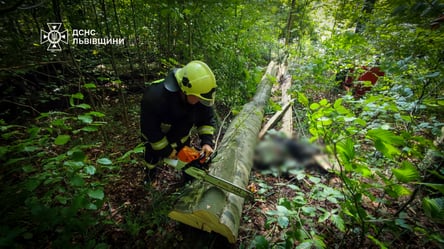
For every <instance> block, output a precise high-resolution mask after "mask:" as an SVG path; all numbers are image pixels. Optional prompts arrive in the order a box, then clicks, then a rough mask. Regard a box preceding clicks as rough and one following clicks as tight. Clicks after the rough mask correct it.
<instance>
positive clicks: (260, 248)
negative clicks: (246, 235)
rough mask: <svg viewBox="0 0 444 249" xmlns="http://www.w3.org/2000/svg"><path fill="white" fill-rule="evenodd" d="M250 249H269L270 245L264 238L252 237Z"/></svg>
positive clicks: (260, 236)
mask: <svg viewBox="0 0 444 249" xmlns="http://www.w3.org/2000/svg"><path fill="white" fill-rule="evenodd" d="M251 248H256V249H268V248H270V244H269V243H268V241H267V239H266V238H265V237H264V236H262V235H259V236H256V237H254V240H253V242H252V245H251Z"/></svg>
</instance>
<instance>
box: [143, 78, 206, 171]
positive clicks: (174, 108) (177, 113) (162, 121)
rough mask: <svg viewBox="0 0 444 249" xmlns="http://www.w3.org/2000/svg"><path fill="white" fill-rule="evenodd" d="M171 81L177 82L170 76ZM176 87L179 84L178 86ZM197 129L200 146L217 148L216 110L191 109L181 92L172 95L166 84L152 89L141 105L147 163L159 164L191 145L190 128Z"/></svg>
mask: <svg viewBox="0 0 444 249" xmlns="http://www.w3.org/2000/svg"><path fill="white" fill-rule="evenodd" d="M167 79H168V80H174V81H175V78H174V74H173V73H172V72H170V74H169V75H168V76H167ZM176 83H177V82H176ZM193 126H195V127H196V128H197V131H198V134H199V138H200V140H201V145H204V144H208V145H210V146H211V147H213V146H214V142H213V134H214V127H215V120H214V110H213V108H212V107H207V106H205V105H203V104H201V103H197V104H195V105H191V104H189V103H188V102H186V96H185V95H184V94H183V93H182V92H181V91H180V90H178V91H176V92H173V91H169V90H167V89H166V87H165V80H161V81H160V82H155V83H153V84H151V85H149V86H148V87H147V88H146V89H145V91H144V94H143V98H142V102H141V115H140V128H141V132H142V138H143V140H144V142H145V148H146V151H145V160H147V162H148V163H157V161H158V160H159V159H161V158H164V157H168V156H169V155H170V154H171V152H172V151H173V149H174V148H175V149H176V150H179V149H180V148H181V147H183V146H184V145H185V144H187V143H189V135H190V130H191V128H192V127H193Z"/></svg>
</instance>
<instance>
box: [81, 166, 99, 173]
mask: <svg viewBox="0 0 444 249" xmlns="http://www.w3.org/2000/svg"><path fill="white" fill-rule="evenodd" d="M84 170H85V173H86V174H88V175H94V174H95V173H96V168H95V167H94V166H86V167H85V168H84Z"/></svg>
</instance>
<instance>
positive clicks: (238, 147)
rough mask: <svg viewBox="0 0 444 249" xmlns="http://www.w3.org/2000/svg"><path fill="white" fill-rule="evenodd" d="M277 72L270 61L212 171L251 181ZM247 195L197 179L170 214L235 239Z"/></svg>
mask: <svg viewBox="0 0 444 249" xmlns="http://www.w3.org/2000/svg"><path fill="white" fill-rule="evenodd" d="M276 74H277V64H276V63H275V62H270V64H269V65H268V68H267V71H266V73H265V75H264V76H263V77H262V80H261V82H260V84H259V86H258V90H257V92H256V95H255V96H254V99H253V100H252V101H251V102H249V103H248V104H246V105H244V107H243V109H242V111H241V112H240V113H239V114H238V116H236V118H235V119H234V120H233V121H232V123H231V124H230V126H229V127H228V129H227V132H226V133H225V136H224V138H223V139H222V142H221V144H220V146H219V149H218V151H217V155H216V156H215V158H214V159H213V162H212V163H211V166H210V170H209V173H210V174H212V175H215V176H218V177H221V178H224V179H226V180H228V181H230V182H232V183H234V184H236V185H238V186H240V187H243V188H246V187H247V185H248V181H249V177H250V172H251V167H252V165H253V153H254V147H255V145H256V142H257V135H258V133H259V130H260V128H261V124H262V119H263V116H264V107H265V105H266V103H267V101H268V99H269V97H270V94H271V87H272V84H273V81H275V77H276ZM243 204H244V199H243V198H242V197H239V196H237V195H235V194H232V193H228V192H225V191H223V190H221V189H219V188H217V187H215V186H212V185H209V184H207V183H203V182H201V181H194V182H193V183H192V184H190V185H189V186H187V187H186V188H185V191H184V194H183V195H182V196H181V198H180V199H179V200H178V202H177V203H176V205H175V207H174V209H173V210H172V211H171V212H170V213H169V215H168V216H169V217H170V218H172V219H174V220H177V221H179V222H182V223H184V224H187V225H189V226H192V227H195V228H198V229H201V230H204V231H207V232H211V231H214V232H216V233H219V234H221V235H223V236H224V237H226V238H227V239H228V241H229V242H230V243H235V242H236V240H237V236H238V230H239V226H240V220H241V214H242V207H243Z"/></svg>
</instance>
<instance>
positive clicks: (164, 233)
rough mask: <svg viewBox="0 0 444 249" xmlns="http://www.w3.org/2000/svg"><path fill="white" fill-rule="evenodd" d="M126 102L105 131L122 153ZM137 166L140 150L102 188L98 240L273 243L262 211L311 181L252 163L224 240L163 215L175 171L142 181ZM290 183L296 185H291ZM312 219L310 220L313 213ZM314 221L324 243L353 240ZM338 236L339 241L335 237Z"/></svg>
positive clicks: (131, 131)
mask: <svg viewBox="0 0 444 249" xmlns="http://www.w3.org/2000/svg"><path fill="white" fill-rule="evenodd" d="M131 102H133V104H134V107H133V109H131V108H130V115H129V117H130V122H129V127H125V126H123V125H121V124H116V125H115V126H116V129H113V131H112V133H111V134H110V136H111V141H113V142H112V143H113V144H112V146H110V147H111V148H112V149H113V150H114V151H113V152H111V153H114V154H117V155H119V154H120V155H123V154H124V153H125V152H127V151H128V150H130V149H132V148H134V147H135V146H136V145H137V144H138V143H140V138H139V136H138V134H139V116H138V103H139V99H137V98H135V99H133V100H132V101H131ZM114 115H115V117H112V116H111V117H110V118H111V119H112V120H118V119H119V115H120V114H119V113H115V114H114ZM143 167H144V166H143V158H142V156H141V155H140V154H135V156H134V157H133V160H132V161H131V163H126V164H123V165H121V168H120V170H119V172H117V173H116V177H115V178H114V179H115V180H113V181H111V182H110V184H108V186H107V188H106V196H107V203H106V205H105V206H104V208H103V209H104V211H106V212H108V213H109V214H111V215H110V217H107V220H108V222H107V224H106V225H105V227H104V228H101V229H103V231H101V234H102V236H103V239H104V241H105V242H106V243H107V244H109V245H111V246H112V248H226V249H230V248H233V249H234V248H252V247H249V246H250V245H251V242H252V241H253V240H254V239H255V237H256V236H258V235H262V236H264V237H266V238H267V240H268V242H269V243H270V245H273V243H276V244H277V243H279V242H283V237H282V235H283V234H285V232H286V231H285V229H282V228H281V227H279V226H278V225H277V223H276V222H270V221H269V220H268V217H267V215H266V213H267V212H268V211H271V210H276V206H277V204H278V203H279V200H280V199H282V198H287V199H292V198H293V197H294V196H296V195H297V191H303V192H307V193H308V192H310V191H311V189H312V188H313V187H314V185H313V183H312V182H309V181H306V180H297V178H296V177H290V178H284V177H276V176H272V175H264V174H261V172H259V171H257V170H255V169H253V170H252V172H251V174H250V183H254V186H255V188H256V189H257V193H256V194H255V198H254V201H245V203H244V206H243V210H242V220H241V225H240V229H239V234H238V240H237V242H236V243H235V244H229V243H228V241H227V240H226V239H225V238H224V237H222V236H221V235H218V234H216V233H207V232H204V231H201V230H198V229H194V228H192V227H189V226H187V225H184V224H181V223H179V222H176V221H174V220H172V219H170V218H168V213H169V212H170V211H171V210H172V208H173V206H174V203H175V201H176V200H177V199H178V197H179V196H180V194H181V190H182V189H183V186H184V183H183V180H182V173H181V172H177V171H175V170H174V169H172V168H170V167H168V166H164V167H161V168H159V169H158V173H157V175H156V178H155V179H154V180H153V181H151V182H149V183H146V182H144V176H145V175H144V170H143ZM311 173H312V174H313V175H314V176H316V177H319V179H320V183H321V184H325V185H329V186H333V185H337V184H340V183H339V182H338V180H337V179H335V178H328V177H326V176H324V175H320V173H318V172H311ZM295 185H296V186H297V187H298V190H295V189H294V188H293V187H292V186H295ZM313 201H314V200H313ZM314 202H315V201H314ZM307 204H310V205H311V206H315V205H318V204H319V206H322V207H324V208H326V209H327V210H332V209H335V208H338V204H337V205H331V204H325V203H307ZM329 205H330V206H329ZM391 212H394V210H393V211H391ZM313 220H314V221H315V223H316V220H317V218H316V219H315V218H313ZM315 226H316V225H315ZM317 226H318V227H317V229H318V233H321V234H322V236H323V240H324V242H325V244H326V245H330V246H327V248H331V246H333V247H335V246H337V245H342V246H343V248H348V247H350V246H351V247H353V245H356V244H354V243H355V241H353V238H338V237H337V234H339V233H337V232H338V230H337V228H335V226H334V225H333V224H331V227H330V226H329V227H326V226H325V223H322V224H319V225H317ZM335 233H337V234H335ZM339 239H340V240H341V241H338V240H339ZM199 243H200V244H199ZM293 246H296V245H293ZM363 246H364V248H372V247H374V244H372V243H367V242H366V243H365V244H364V245H363ZM398 246H399V247H398V248H420V247H417V246H416V245H415V243H414V242H413V241H412V238H408V239H406V241H405V243H402V244H399V245H398Z"/></svg>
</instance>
